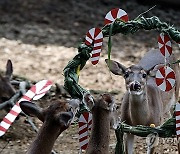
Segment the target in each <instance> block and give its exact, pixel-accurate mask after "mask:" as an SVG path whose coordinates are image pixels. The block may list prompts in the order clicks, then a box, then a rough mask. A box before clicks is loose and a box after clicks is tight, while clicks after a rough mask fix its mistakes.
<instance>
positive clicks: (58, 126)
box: [20, 99, 80, 154]
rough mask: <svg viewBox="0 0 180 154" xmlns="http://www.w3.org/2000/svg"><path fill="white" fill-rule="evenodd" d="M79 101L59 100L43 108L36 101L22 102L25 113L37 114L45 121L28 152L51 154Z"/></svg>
mask: <svg viewBox="0 0 180 154" xmlns="http://www.w3.org/2000/svg"><path fill="white" fill-rule="evenodd" d="M79 103H80V102H79V100H77V99H72V100H71V101H69V102H67V101H57V102H54V103H52V104H51V105H50V106H49V107H48V108H46V109H41V108H40V107H38V106H37V105H36V104H34V103H31V102H28V101H22V102H20V107H21V109H22V111H23V112H24V113H26V114H27V115H30V116H36V117H37V118H38V119H39V120H41V121H42V122H43V124H42V126H41V128H40V130H39V132H38V134H37V136H36V138H35V140H34V141H33V142H32V144H31V145H30V148H29V150H28V151H27V154H50V153H51V150H52V148H53V145H54V142H55V141H56V139H57V138H58V136H59V135H60V134H61V133H62V132H63V131H64V130H66V129H67V128H68V127H69V126H70V123H71V121H72V119H73V117H74V115H75V111H76V109H77V107H78V106H79Z"/></svg>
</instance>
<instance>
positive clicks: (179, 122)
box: [175, 103, 180, 137]
mask: <svg viewBox="0 0 180 154" xmlns="http://www.w3.org/2000/svg"><path fill="white" fill-rule="evenodd" d="M175 115H176V134H177V136H178V137H180V103H177V104H176V108H175Z"/></svg>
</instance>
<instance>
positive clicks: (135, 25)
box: [64, 16, 180, 154]
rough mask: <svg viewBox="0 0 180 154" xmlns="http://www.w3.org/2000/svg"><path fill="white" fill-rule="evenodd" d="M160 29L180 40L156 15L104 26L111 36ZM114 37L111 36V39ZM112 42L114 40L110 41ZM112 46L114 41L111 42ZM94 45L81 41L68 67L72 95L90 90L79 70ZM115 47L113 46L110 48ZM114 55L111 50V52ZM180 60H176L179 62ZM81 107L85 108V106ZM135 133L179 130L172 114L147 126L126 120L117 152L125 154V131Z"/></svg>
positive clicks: (164, 134)
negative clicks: (170, 116) (86, 86)
mask: <svg viewBox="0 0 180 154" xmlns="http://www.w3.org/2000/svg"><path fill="white" fill-rule="evenodd" d="M153 29H154V30H157V31H159V32H160V33H161V32H163V33H166V34H168V35H169V37H170V38H171V39H172V40H174V41H175V42H177V43H179V42H180V32H179V30H177V29H176V28H175V27H173V26H170V25H168V24H167V23H165V22H162V21H160V20H159V18H158V17H156V16H153V17H151V18H144V17H143V16H141V17H138V18H137V19H135V20H131V21H128V22H123V21H121V20H118V19H117V20H116V21H115V22H113V23H112V24H111V25H106V26H105V27H103V28H102V33H103V36H104V37H111V35H115V34H117V33H121V34H124V35H127V34H130V33H131V34H134V33H136V32H137V31H139V30H153ZM109 40H110V39H109ZM109 42H111V41H109ZM109 46H111V43H109ZM92 49H93V47H92V46H87V45H85V44H84V43H81V44H80V45H79V47H78V52H79V53H78V54H77V55H76V56H75V57H74V58H73V59H72V60H71V61H70V62H69V63H68V65H67V66H66V67H65V68H64V77H65V80H64V87H65V89H66V90H67V91H68V92H69V94H70V95H71V96H72V97H73V98H79V99H82V97H83V94H84V93H85V92H87V90H85V89H83V88H82V87H81V86H80V85H79V84H78V80H79V75H78V71H79V70H82V69H83V67H84V66H85V64H86V62H87V60H88V59H89V58H90V53H91V51H92ZM109 50H111V47H109ZM109 55H110V51H109ZM179 62H180V60H178V61H177V62H174V63H179ZM81 110H83V111H84V110H85V107H83V106H82V107H81ZM124 132H126V133H132V134H134V135H138V136H143V137H145V136H147V135H148V134H151V133H154V132H156V133H158V135H159V136H160V137H172V136H174V135H175V133H176V129H175V118H174V117H172V118H170V119H169V120H168V121H166V122H165V123H164V124H163V125H162V126H160V127H155V128H152V127H147V126H135V127H132V126H129V125H127V124H125V123H122V124H121V125H120V126H119V128H118V129H117V130H116V137H117V145H116V154H123V153H124V148H123V134H124Z"/></svg>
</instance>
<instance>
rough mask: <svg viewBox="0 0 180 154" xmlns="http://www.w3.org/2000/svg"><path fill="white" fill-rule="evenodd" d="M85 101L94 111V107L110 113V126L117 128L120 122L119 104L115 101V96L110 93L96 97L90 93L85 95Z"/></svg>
mask: <svg viewBox="0 0 180 154" xmlns="http://www.w3.org/2000/svg"><path fill="white" fill-rule="evenodd" d="M84 103H85V104H86V105H87V106H88V108H89V109H90V110H91V112H93V109H94V108H100V109H102V110H104V111H106V112H109V114H110V126H111V128H113V129H116V128H117V126H118V125H119V123H120V117H119V112H118V109H119V106H118V105H116V103H115V102H114V99H113V97H112V96H111V95H110V94H107V93H105V94H102V95H100V96H99V97H98V98H94V97H93V96H92V95H90V94H89V93H86V94H85V95H84Z"/></svg>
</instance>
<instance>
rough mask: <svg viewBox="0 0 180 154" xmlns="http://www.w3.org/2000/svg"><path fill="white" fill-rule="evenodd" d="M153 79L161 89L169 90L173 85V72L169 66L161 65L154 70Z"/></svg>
mask: <svg viewBox="0 0 180 154" xmlns="http://www.w3.org/2000/svg"><path fill="white" fill-rule="evenodd" d="M155 80H156V84H157V86H158V87H159V88H160V89H161V90H162V91H170V90H171V89H172V88H173V87H174V85H175V73H174V71H173V70H172V69H171V68H170V67H168V66H163V67H161V68H160V69H159V70H158V71H157V72H156V79H155Z"/></svg>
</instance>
